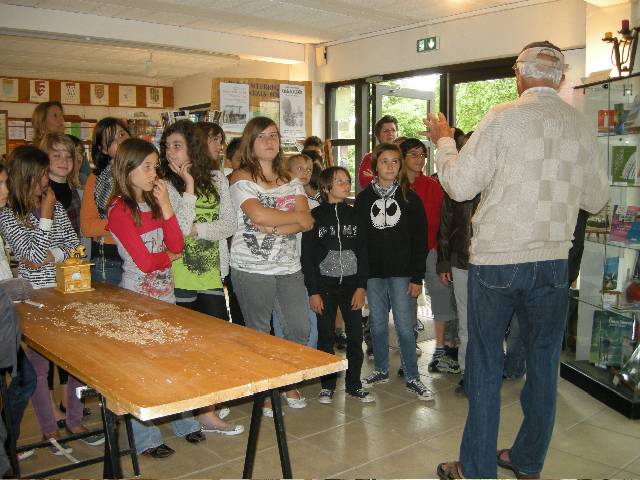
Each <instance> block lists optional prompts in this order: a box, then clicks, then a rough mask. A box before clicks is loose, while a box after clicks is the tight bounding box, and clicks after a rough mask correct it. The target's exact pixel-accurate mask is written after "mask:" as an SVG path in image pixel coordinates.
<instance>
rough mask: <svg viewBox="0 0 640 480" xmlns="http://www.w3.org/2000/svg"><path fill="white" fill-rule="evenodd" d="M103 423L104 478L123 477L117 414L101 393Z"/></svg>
mask: <svg viewBox="0 0 640 480" xmlns="http://www.w3.org/2000/svg"><path fill="white" fill-rule="evenodd" d="M100 407H101V411H102V424H103V425H104V437H105V442H104V468H103V477H104V478H122V467H121V465H120V448H119V447H118V431H117V429H116V420H117V418H118V417H117V416H116V415H115V414H114V413H113V412H112V411H111V410H109V408H108V407H107V399H106V398H104V397H103V396H102V395H100Z"/></svg>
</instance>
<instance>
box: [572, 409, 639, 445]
mask: <svg viewBox="0 0 640 480" xmlns="http://www.w3.org/2000/svg"><path fill="white" fill-rule="evenodd" d="M585 422H586V423H588V424H590V425H595V426H596V427H599V428H603V429H605V430H611V431H614V432H617V433H624V434H625V435H630V436H632V437H636V438H640V421H638V420H635V421H633V420H629V418H628V417H625V416H624V415H622V414H620V413H618V412H616V411H615V410H612V409H610V408H605V409H603V410H600V411H599V412H598V413H596V414H595V415H592V416H590V417H589V418H587V419H586V420H585Z"/></svg>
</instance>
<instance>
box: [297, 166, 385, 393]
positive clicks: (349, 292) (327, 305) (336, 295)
mask: <svg viewBox="0 0 640 480" xmlns="http://www.w3.org/2000/svg"><path fill="white" fill-rule="evenodd" d="M350 190H351V177H350V176H349V172H348V171H347V170H346V169H345V168H342V167H329V168H327V169H326V170H324V171H323V172H322V173H321V174H320V194H321V195H322V198H323V200H324V202H323V203H321V204H320V205H319V206H318V207H316V208H314V209H313V210H312V211H311V215H312V216H313V219H314V221H315V223H314V226H313V230H309V231H308V232H305V233H303V234H302V271H303V273H304V283H305V285H306V287H307V290H308V292H309V304H310V306H311V309H312V310H313V311H314V312H316V314H317V315H318V350H322V351H323V352H327V353H331V354H333V345H334V341H335V335H334V330H335V323H336V312H337V309H338V307H340V310H341V312H342V316H343V318H344V324H345V330H346V334H347V360H348V361H349V368H348V369H347V373H346V377H345V384H346V393H347V395H349V396H351V397H354V398H357V399H359V400H360V401H362V402H365V403H368V402H373V401H375V396H374V395H373V394H372V393H370V392H369V391H367V390H365V389H364V388H362V382H361V381H360V370H361V368H362V360H363V358H364V355H363V353H362V313H361V310H362V306H363V305H364V297H365V288H366V285H367V261H368V257H367V252H366V245H365V243H364V241H363V238H362V233H361V229H360V227H359V226H358V218H357V216H356V212H355V210H354V209H353V207H351V206H350V205H348V204H347V203H345V201H344V200H345V199H346V198H347V197H348V196H349V193H350ZM336 380H337V374H332V375H326V376H324V377H322V379H321V383H322V390H320V394H319V395H318V401H319V402H320V403H324V404H329V403H331V402H332V401H333V394H334V392H335V389H336Z"/></svg>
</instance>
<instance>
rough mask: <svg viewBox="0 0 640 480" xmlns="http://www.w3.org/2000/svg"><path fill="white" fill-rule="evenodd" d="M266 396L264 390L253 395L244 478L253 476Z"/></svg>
mask: <svg viewBox="0 0 640 480" xmlns="http://www.w3.org/2000/svg"><path fill="white" fill-rule="evenodd" d="M264 397H265V394H264V392H261V393H256V394H255V395H254V396H253V410H252V412H251V426H250V427H249V439H248V440H247V452H246V454H245V456H244V470H243V471H242V478H251V477H252V475H253V463H254V460H255V458H256V448H257V446H258V432H259V431H260V419H261V417H262V404H263V403H264Z"/></svg>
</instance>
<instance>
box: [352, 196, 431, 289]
mask: <svg viewBox="0 0 640 480" xmlns="http://www.w3.org/2000/svg"><path fill="white" fill-rule="evenodd" d="M355 208H356V210H357V212H358V219H359V220H360V222H362V230H363V231H364V233H365V238H366V242H367V251H368V257H369V278H384V277H410V278H411V283H415V284H417V285H422V280H423V278H424V273H425V268H426V261H425V260H426V256H427V219H426V216H425V214H424V207H423V206H422V202H421V201H420V197H418V195H417V194H416V193H415V192H414V191H413V190H409V191H408V192H407V200H406V201H405V199H404V198H403V196H402V190H401V189H400V187H398V188H397V190H396V191H395V193H394V194H393V196H392V197H390V198H386V199H384V198H381V197H380V196H379V195H378V194H377V193H376V191H375V190H374V189H373V186H372V185H371V184H370V185H369V186H368V187H367V188H366V189H364V190H363V191H362V192H360V193H359V194H358V196H357V197H356V203H355Z"/></svg>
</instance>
